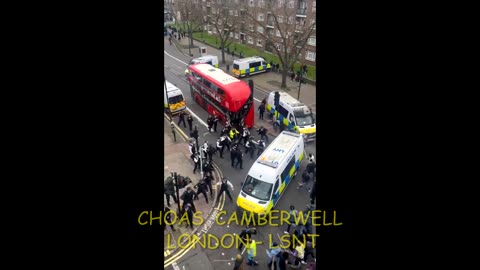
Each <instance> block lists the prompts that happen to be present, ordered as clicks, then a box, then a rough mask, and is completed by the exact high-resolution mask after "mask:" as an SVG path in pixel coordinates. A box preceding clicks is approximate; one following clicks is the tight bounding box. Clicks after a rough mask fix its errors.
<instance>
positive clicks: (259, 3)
mask: <svg viewBox="0 0 480 270" xmlns="http://www.w3.org/2000/svg"><path fill="white" fill-rule="evenodd" d="M258 6H259V7H262V8H263V7H265V2H264V1H263V0H258Z"/></svg>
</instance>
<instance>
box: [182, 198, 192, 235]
mask: <svg viewBox="0 0 480 270" xmlns="http://www.w3.org/2000/svg"><path fill="white" fill-rule="evenodd" d="M183 213H187V218H188V220H187V225H186V226H185V227H187V228H188V225H190V228H191V229H193V213H195V210H194V208H193V204H190V203H184V204H183Z"/></svg>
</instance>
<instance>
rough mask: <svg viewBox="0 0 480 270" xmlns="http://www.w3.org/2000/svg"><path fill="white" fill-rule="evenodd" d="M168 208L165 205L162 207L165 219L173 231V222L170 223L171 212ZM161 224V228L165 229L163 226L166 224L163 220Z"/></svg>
mask: <svg viewBox="0 0 480 270" xmlns="http://www.w3.org/2000/svg"><path fill="white" fill-rule="evenodd" d="M169 211H170V208H168V207H165V208H164V209H163V214H164V215H165V220H166V221H167V222H168V223H170V228H171V229H172V231H175V228H174V227H173V223H172V213H171V212H170V213H169ZM162 225H163V230H165V229H166V228H167V226H165V225H166V224H165V223H164V222H162Z"/></svg>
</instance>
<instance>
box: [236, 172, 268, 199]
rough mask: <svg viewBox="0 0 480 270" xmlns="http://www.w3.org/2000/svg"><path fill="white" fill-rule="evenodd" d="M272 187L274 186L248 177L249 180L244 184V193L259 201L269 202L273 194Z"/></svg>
mask: <svg viewBox="0 0 480 270" xmlns="http://www.w3.org/2000/svg"><path fill="white" fill-rule="evenodd" d="M272 187H273V184H269V183H267V182H264V181H262V180H259V179H256V178H253V177H251V176H250V175H247V179H246V180H245V183H244V184H243V188H242V191H243V192H245V193H246V194H248V195H250V196H252V197H254V198H257V199H259V200H262V201H269V200H270V195H271V193H272Z"/></svg>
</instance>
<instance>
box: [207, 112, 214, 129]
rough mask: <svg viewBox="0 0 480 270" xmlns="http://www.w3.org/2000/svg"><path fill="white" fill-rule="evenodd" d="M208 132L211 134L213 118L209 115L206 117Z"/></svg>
mask: <svg viewBox="0 0 480 270" xmlns="http://www.w3.org/2000/svg"><path fill="white" fill-rule="evenodd" d="M207 125H208V132H210V133H212V128H213V116H211V115H209V116H208V117H207Z"/></svg>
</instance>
